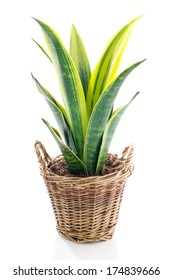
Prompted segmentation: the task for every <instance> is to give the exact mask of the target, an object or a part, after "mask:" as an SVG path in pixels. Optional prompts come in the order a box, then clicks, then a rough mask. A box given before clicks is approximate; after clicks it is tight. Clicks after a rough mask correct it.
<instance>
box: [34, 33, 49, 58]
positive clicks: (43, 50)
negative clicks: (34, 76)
mask: <svg viewBox="0 0 173 280" xmlns="http://www.w3.org/2000/svg"><path fill="white" fill-rule="evenodd" d="M31 39H32V40H33V41H34V43H35V44H36V45H37V46H38V47H39V48H40V49H41V50H42V52H43V53H44V54H45V55H46V56H47V58H48V59H49V60H50V62H52V60H51V58H50V56H49V55H48V53H47V52H46V51H45V49H44V48H43V47H42V46H41V45H40V44H39V43H37V41H36V40H34V39H33V38H31Z"/></svg>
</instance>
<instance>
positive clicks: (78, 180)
mask: <svg viewBox="0 0 173 280" xmlns="http://www.w3.org/2000/svg"><path fill="white" fill-rule="evenodd" d="M35 150H36V153H37V156H38V161H39V163H40V171H41V175H42V176H43V179H44V182H45V184H46V186H47V190H48V193H49V197H50V200H51V203H52V207H53V211H54V214H55V219H56V224H57V226H56V227H57V230H58V231H59V233H60V234H61V235H63V236H64V237H65V238H67V239H68V240H71V241H74V242H77V243H84V242H96V241H101V240H108V239H111V238H112V236H113V234H114V230H115V226H116V224H117V220H118V215H119V210H120V205H121V201H122V196H123V191H124V187H125V184H126V181H127V178H128V177H129V176H130V175H131V174H132V172H133V169H134V166H133V164H132V163H131V158H132V155H133V150H134V147H133V146H129V147H126V148H125V149H124V151H123V153H122V155H121V156H120V157H118V156H117V160H116V162H117V164H116V166H115V171H114V172H113V173H110V174H106V175H99V176H89V177H77V176H72V177H69V176H59V175H57V174H55V173H54V172H52V171H51V168H50V166H51V164H53V163H55V162H58V161H59V160H62V156H58V157H56V158H54V159H52V158H50V156H49V155H48V153H47V152H46V150H45V148H44V146H43V145H42V143H41V142H39V141H36V143H35Z"/></svg>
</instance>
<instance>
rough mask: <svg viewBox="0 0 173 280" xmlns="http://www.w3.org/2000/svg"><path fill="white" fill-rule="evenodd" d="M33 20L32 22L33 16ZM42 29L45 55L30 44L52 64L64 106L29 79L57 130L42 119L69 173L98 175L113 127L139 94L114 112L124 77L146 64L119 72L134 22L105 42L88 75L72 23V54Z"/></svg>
mask: <svg viewBox="0 0 173 280" xmlns="http://www.w3.org/2000/svg"><path fill="white" fill-rule="evenodd" d="M34 19H35V18H34ZM35 20H36V22H37V23H38V24H39V25H40V27H41V29H42V31H43V35H44V38H45V41H46V45H47V51H45V50H44V48H43V47H42V46H41V45H40V44H39V43H37V42H36V41H35V40H33V41H34V42H35V43H36V44H37V45H38V47H39V48H40V49H41V50H42V51H43V53H44V54H45V55H46V56H47V57H48V59H49V60H50V63H52V64H53V66H54V68H55V71H56V73H57V77H58V81H59V85H60V89H61V94H62V98H63V105H62V104H60V103H59V102H58V101H57V100H56V98H55V97H54V96H53V95H52V94H51V93H50V92H49V91H48V90H47V89H46V88H45V87H44V86H42V85H41V84H40V82H39V81H38V80H37V79H36V78H35V77H34V76H33V75H32V78H33V80H34V81H35V84H36V86H37V89H38V91H39V92H40V93H41V94H42V96H43V97H44V98H45V100H46V102H47V103H48V105H49V107H50V109H51V111H52V113H53V115H54V117H55V119H56V121H57V124H58V130H57V128H54V127H52V126H51V125H50V124H49V122H48V121H47V120H45V119H42V120H43V122H44V123H45V125H46V126H47V127H48V129H49V131H50V132H51V134H52V135H53V137H54V138H55V140H56V142H57V144H58V146H59V148H60V150H61V152H62V155H63V156H64V159H65V161H66V163H67V165H68V168H69V170H70V171H71V173H73V174H85V175H86V176H91V175H97V174H99V173H100V171H101V170H102V169H103V167H104V164H105V160H106V157H107V153H108V150H109V146H110V143H111V140H112V138H113V135H114V132H115V129H116V127H117V125H118V123H119V121H120V119H121V117H122V115H123V114H124V112H125V111H126V109H127V107H128V106H129V105H130V103H131V102H132V101H133V100H134V99H135V97H136V96H137V95H138V93H139V92H137V93H136V94H135V95H134V96H133V97H132V98H131V100H130V101H129V102H128V103H126V104H125V105H123V106H121V107H119V108H116V109H114V101H115V99H116V97H117V95H118V92H119V90H120V88H121V86H122V84H123V83H124V81H125V79H126V78H127V76H128V75H129V74H130V73H131V72H132V71H133V70H134V69H135V68H136V67H137V66H138V65H140V64H141V63H142V62H143V61H144V60H142V61H139V62H137V63H135V64H133V65H131V66H130V67H128V68H127V69H125V70H124V71H123V72H121V73H120V74H118V69H119V65H120V62H121V59H122V57H123V54H124V51H125V48H126V45H127V42H128V40H129V37H130V34H131V31H132V29H133V26H134V24H135V22H136V21H137V20H138V18H135V19H133V20H132V21H131V22H129V23H128V24H127V25H126V26H124V27H123V28H122V29H121V30H120V31H118V32H117V33H116V34H115V35H114V36H113V37H112V38H111V40H110V41H109V42H108V44H107V46H106V48H105V50H104V51H103V54H102V56H101V58H100V60H99V62H98V64H97V66H96V67H95V69H94V71H93V72H92V71H91V69H90V64H89V60H88V56H87V53H86V50H85V47H84V44H83V42H82V39H81V37H80V35H79V33H78V31H77V29H76V28H75V26H74V25H72V29H71V35H70V50H69V51H67V49H66V48H65V47H64V45H63V42H62V40H61V38H60V36H59V35H58V34H57V33H56V31H55V30H53V29H52V28H51V27H50V26H49V25H47V24H45V23H44V22H42V21H40V20H38V19H35Z"/></svg>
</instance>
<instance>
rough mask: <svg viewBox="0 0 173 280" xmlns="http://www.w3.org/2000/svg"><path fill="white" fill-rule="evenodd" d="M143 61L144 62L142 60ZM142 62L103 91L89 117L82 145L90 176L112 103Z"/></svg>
mask: <svg viewBox="0 0 173 280" xmlns="http://www.w3.org/2000/svg"><path fill="white" fill-rule="evenodd" d="M143 61H144V60H143ZM143 61H139V62H137V63H135V64H133V65H132V66H130V67H129V68H127V69H126V70H124V71H123V72H122V73H121V74H120V75H119V76H118V78H117V79H115V80H114V81H112V83H111V84H110V85H109V86H108V87H107V88H106V89H105V91H104V92H103V93H102V95H101V96H100V98H99V100H98V102H97V104H96V105H95V107H94V110H93V112H92V114H91V116H90V121H89V124H88V130H87V134H86V139H85V145H84V163H85V164H86V166H87V170H88V172H89V174H90V175H93V174H94V173H95V169H96V165H97V159H98V154H99V149H100V145H101V139H102V135H103V132H104V129H105V126H106V123H107V121H108V119H109V117H110V114H111V111H112V107H113V103H114V101H115V98H116V96H117V94H118V92H119V89H120V87H121V85H122V84H123V82H124V81H125V79H126V78H127V76H128V75H129V74H130V72H131V71H132V70H134V69H135V68H136V67H137V66H138V65H139V64H141V63H142V62H143Z"/></svg>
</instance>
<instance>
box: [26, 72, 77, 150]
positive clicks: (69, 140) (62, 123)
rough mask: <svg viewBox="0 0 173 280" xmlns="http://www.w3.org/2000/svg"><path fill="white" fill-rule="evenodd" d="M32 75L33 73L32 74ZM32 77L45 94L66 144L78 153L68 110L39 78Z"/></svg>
mask: <svg viewBox="0 0 173 280" xmlns="http://www.w3.org/2000/svg"><path fill="white" fill-rule="evenodd" d="M31 75H32V74H31ZM32 78H33V80H34V82H35V84H36V86H37V89H38V91H39V92H40V93H41V94H42V95H43V96H44V98H45V99H46V101H47V103H48V105H49V107H50V109H51V111H52V113H53V115H54V117H55V119H56V121H57V123H58V126H59V129H60V131H61V134H62V136H63V138H64V140H65V142H66V144H67V145H68V146H69V147H70V148H71V149H72V150H73V152H75V153H76V148H75V145H74V140H73V136H72V133H71V131H70V128H69V126H68V122H67V119H66V112H65V110H64V108H63V107H62V105H61V104H60V103H59V102H58V101H57V100H56V99H55V98H54V97H53V96H52V95H51V94H50V92H49V91H48V90H47V89H46V88H44V87H43V86H42V85H41V84H40V83H39V82H38V80H37V79H36V78H35V77H34V76H33V75H32Z"/></svg>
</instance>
